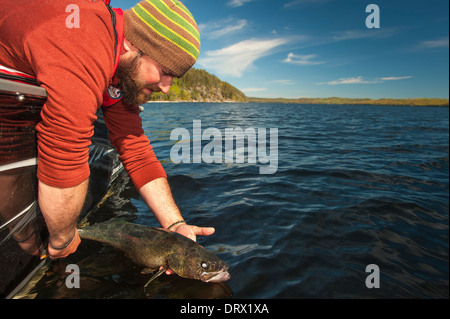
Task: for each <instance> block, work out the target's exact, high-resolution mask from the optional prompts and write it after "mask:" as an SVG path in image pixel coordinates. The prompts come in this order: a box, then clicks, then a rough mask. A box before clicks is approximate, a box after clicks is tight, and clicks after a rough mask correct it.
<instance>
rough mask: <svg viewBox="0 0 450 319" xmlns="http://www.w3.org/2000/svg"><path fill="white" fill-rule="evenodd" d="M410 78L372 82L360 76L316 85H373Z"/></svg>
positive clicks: (408, 77) (394, 77) (394, 78)
mask: <svg viewBox="0 0 450 319" xmlns="http://www.w3.org/2000/svg"><path fill="white" fill-rule="evenodd" d="M411 78H412V76H386V77H382V78H375V79H373V80H365V79H364V78H363V77H362V76H358V77H353V78H340V79H338V80H334V81H330V82H322V83H318V84H328V85H341V84H373V83H383V82H385V81H399V80H406V79H411Z"/></svg>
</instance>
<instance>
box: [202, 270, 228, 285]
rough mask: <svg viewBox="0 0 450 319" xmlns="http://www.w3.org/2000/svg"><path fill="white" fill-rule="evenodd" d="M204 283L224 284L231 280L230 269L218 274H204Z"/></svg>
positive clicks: (217, 272) (220, 271)
mask: <svg viewBox="0 0 450 319" xmlns="http://www.w3.org/2000/svg"><path fill="white" fill-rule="evenodd" d="M201 278H202V281H204V282H224V281H227V280H228V279H230V278H231V275H230V273H229V272H228V269H226V268H224V269H221V270H219V271H216V272H204V273H202V276H201Z"/></svg>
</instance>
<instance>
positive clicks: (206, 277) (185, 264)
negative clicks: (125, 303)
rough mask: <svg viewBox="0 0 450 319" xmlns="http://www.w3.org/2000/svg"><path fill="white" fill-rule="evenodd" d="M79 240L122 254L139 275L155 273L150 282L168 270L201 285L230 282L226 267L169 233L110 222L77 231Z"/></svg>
mask: <svg viewBox="0 0 450 319" xmlns="http://www.w3.org/2000/svg"><path fill="white" fill-rule="evenodd" d="M78 232H79V234H80V237H81V238H83V239H88V240H94V241H98V242H101V243H105V244H108V245H110V246H112V247H114V248H117V249H119V250H122V251H123V252H124V253H125V254H126V255H127V256H128V257H129V258H130V259H131V260H133V261H134V262H136V263H138V264H141V265H144V266H145V267H146V268H145V269H144V270H143V271H142V274H149V273H151V272H154V271H155V270H157V269H159V271H158V272H157V273H155V274H154V275H153V277H151V278H150V280H149V281H148V282H147V284H146V285H145V286H144V288H146V287H147V286H148V285H149V284H150V283H151V282H152V281H153V280H155V279H156V278H157V277H159V276H160V275H161V274H163V273H164V272H165V271H166V270H167V269H169V268H170V269H171V270H172V271H174V272H175V273H176V274H177V275H178V276H180V277H183V278H189V279H197V280H201V281H203V282H224V281H227V280H229V279H230V277H231V276H230V273H229V272H228V268H229V267H228V265H227V264H226V263H225V262H223V261H222V260H221V259H219V258H218V257H217V256H216V255H215V254H214V253H213V252H210V251H209V250H207V249H205V248H204V247H203V246H201V245H199V244H198V243H197V242H195V241H193V240H191V239H189V238H187V237H185V236H183V235H180V234H178V233H175V232H171V231H169V230H165V229H162V228H155V227H150V226H144V225H138V224H133V223H129V222H127V221H125V220H122V219H112V220H110V221H107V222H102V223H98V224H94V225H92V226H87V227H84V228H81V229H78Z"/></svg>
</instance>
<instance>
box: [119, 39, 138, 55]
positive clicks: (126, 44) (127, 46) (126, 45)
mask: <svg viewBox="0 0 450 319" xmlns="http://www.w3.org/2000/svg"><path fill="white" fill-rule="evenodd" d="M134 51H138V49H137V48H136V47H135V46H134V45H133V44H132V43H131V42H130V41H128V39H127V38H125V37H124V38H123V46H122V51H121V52H120V54H121V55H122V54H126V53H129V52H134Z"/></svg>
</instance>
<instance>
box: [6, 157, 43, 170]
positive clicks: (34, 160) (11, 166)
mask: <svg viewBox="0 0 450 319" xmlns="http://www.w3.org/2000/svg"><path fill="white" fill-rule="evenodd" d="M37 163H38V159H37V157H35V158H29V159H27V160H24V161H19V162H14V163H9V164H5V165H1V166H0V172H4V171H9V170H11V169H15V168H21V167H27V166H35V165H37Z"/></svg>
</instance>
